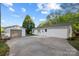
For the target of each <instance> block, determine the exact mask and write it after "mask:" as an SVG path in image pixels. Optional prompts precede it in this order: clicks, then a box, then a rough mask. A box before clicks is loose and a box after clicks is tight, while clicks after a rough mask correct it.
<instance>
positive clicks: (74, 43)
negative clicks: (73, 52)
mask: <svg viewBox="0 0 79 59" xmlns="http://www.w3.org/2000/svg"><path fill="white" fill-rule="evenodd" d="M68 42H69V43H70V44H71V45H72V46H73V47H74V48H76V49H77V50H78V51H79V37H78V38H77V37H75V38H71V39H68Z"/></svg>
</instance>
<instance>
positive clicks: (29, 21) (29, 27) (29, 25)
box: [22, 15, 35, 34]
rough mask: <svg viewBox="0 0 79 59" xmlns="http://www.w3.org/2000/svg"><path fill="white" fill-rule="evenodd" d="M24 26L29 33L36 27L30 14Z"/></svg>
mask: <svg viewBox="0 0 79 59" xmlns="http://www.w3.org/2000/svg"><path fill="white" fill-rule="evenodd" d="M22 27H24V28H26V33H27V34H32V29H33V28H34V27H35V24H34V22H33V21H32V19H31V17H30V16H29V15H27V16H26V17H25V19H24V21H23V24H22Z"/></svg>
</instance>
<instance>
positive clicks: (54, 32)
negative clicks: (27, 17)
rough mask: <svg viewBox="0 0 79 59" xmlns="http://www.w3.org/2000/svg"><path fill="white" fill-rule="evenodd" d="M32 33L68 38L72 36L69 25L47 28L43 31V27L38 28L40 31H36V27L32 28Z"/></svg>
mask: <svg viewBox="0 0 79 59" xmlns="http://www.w3.org/2000/svg"><path fill="white" fill-rule="evenodd" d="M33 34H36V35H39V36H45V37H57V38H68V37H71V36H72V28H71V26H69V27H66V28H63V27H59V28H48V29H47V32H45V28H44V29H40V32H38V30H37V29H35V30H34V32H33Z"/></svg>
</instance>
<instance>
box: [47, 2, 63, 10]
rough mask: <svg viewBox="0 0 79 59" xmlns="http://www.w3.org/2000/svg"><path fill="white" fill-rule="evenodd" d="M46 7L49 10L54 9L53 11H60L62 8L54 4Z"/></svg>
mask: <svg viewBox="0 0 79 59" xmlns="http://www.w3.org/2000/svg"><path fill="white" fill-rule="evenodd" d="M47 7H48V8H49V9H54V10H56V9H62V8H61V7H60V5H59V4H56V3H50V4H48V5H47Z"/></svg>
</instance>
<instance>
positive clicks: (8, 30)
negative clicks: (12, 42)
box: [5, 27, 25, 37]
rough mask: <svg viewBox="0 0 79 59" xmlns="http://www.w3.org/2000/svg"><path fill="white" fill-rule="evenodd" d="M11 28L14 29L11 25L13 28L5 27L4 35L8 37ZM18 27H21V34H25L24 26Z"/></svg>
mask: <svg viewBox="0 0 79 59" xmlns="http://www.w3.org/2000/svg"><path fill="white" fill-rule="evenodd" d="M11 29H16V28H14V27H13V28H7V29H5V36H8V37H10V30H11ZM18 29H22V36H25V29H24V28H18ZM18 29H17V30H18Z"/></svg>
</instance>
